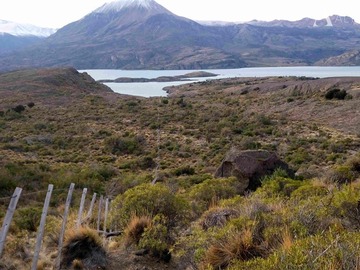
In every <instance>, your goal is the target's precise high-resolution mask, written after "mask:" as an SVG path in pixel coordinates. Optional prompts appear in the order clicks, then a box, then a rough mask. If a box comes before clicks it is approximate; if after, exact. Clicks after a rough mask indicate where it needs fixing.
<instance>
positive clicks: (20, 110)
mask: <svg viewBox="0 0 360 270" xmlns="http://www.w3.org/2000/svg"><path fill="white" fill-rule="evenodd" d="M12 109H13V111H15V112H17V113H21V112H23V111H25V107H24V106H23V105H17V106H16V107H14V108H12Z"/></svg>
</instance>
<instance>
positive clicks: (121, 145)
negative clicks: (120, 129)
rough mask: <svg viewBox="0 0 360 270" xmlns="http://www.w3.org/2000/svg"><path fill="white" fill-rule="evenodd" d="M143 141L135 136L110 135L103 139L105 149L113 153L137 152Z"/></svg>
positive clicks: (139, 150)
mask: <svg viewBox="0 0 360 270" xmlns="http://www.w3.org/2000/svg"><path fill="white" fill-rule="evenodd" d="M143 143H144V141H143V138H142V137H140V136H136V137H114V136H113V137H110V138H107V139H106V140H105V150H106V151H107V152H111V153H112V154H114V155H126V154H138V153H140V152H141V148H142V145H143Z"/></svg>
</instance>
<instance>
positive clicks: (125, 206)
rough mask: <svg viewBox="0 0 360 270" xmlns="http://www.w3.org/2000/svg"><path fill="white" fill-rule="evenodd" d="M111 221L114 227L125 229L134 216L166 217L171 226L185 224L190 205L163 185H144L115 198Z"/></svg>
mask: <svg viewBox="0 0 360 270" xmlns="http://www.w3.org/2000/svg"><path fill="white" fill-rule="evenodd" d="M112 205H113V206H112V211H111V221H112V223H113V224H114V225H117V226H119V227H120V228H124V227H125V226H126V225H127V224H128V222H129V221H130V219H131V217H132V216H133V215H137V216H156V215H158V214H162V215H164V217H165V218H167V220H168V221H169V224H168V225H169V226H173V225H175V224H176V223H178V222H185V221H186V217H187V210H188V205H187V203H186V201H185V200H183V199H181V198H180V197H178V196H177V195H175V194H173V193H172V192H171V190H170V189H169V188H168V187H167V186H165V185H163V184H161V183H157V184H155V185H152V184H142V185H139V186H136V187H134V188H131V189H128V190H127V191H126V192H125V193H124V194H121V195H119V196H117V197H116V198H115V200H114V201H113V203H112Z"/></svg>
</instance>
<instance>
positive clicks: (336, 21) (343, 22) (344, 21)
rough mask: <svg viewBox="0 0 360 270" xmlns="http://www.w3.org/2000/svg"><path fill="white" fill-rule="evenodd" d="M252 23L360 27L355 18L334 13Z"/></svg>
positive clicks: (266, 25)
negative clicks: (319, 18) (324, 16)
mask: <svg viewBox="0 0 360 270" xmlns="http://www.w3.org/2000/svg"><path fill="white" fill-rule="evenodd" d="M248 24H251V25H257V26H264V27H297V28H317V27H320V28H322V27H334V28H349V29H351V28H360V25H359V24H357V23H356V22H355V20H354V19H353V18H351V17H348V16H339V15H332V16H329V17H327V18H324V19H321V20H316V19H311V18H303V19H301V20H298V21H287V20H274V21H270V22H266V21H257V20H253V21H250V22H248Z"/></svg>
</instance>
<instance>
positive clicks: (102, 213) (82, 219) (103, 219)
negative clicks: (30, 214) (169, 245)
mask: <svg viewBox="0 0 360 270" xmlns="http://www.w3.org/2000/svg"><path fill="white" fill-rule="evenodd" d="M74 188H75V184H74V183H71V185H70V187H69V189H68V194H67V198H66V203H65V209H64V214H63V219H62V226H61V231H60V236H59V239H58V256H57V258H56V262H55V268H54V269H56V270H59V269H60V262H61V252H62V248H63V242H64V235H65V231H66V228H67V223H68V222H67V219H68V215H69V211H70V207H71V202H72V198H73V192H74ZM66 190H67V189H54V186H53V185H52V184H50V185H49V186H48V189H47V190H45V191H44V190H42V191H36V192H29V193H23V190H22V188H19V187H17V188H16V189H15V190H14V193H13V195H12V196H8V197H3V198H0V201H3V202H6V201H10V202H9V205H8V208H7V211H6V214H5V218H4V221H3V224H2V227H1V231H0V259H1V257H2V256H3V253H4V248H5V244H6V237H7V234H8V231H9V228H10V225H11V222H12V220H13V216H14V213H15V211H16V207H17V205H18V202H19V200H20V198H23V197H28V196H33V195H39V194H43V193H44V194H46V197H45V200H44V204H43V209H42V213H41V219H40V224H39V227H38V230H37V238H36V244H35V246H34V255H33V260H32V267H31V270H36V269H37V263H38V260H39V254H40V250H41V245H42V241H43V237H44V232H45V224H46V217H47V213H48V210H49V205H50V200H51V196H52V194H53V192H54V191H66ZM86 195H87V188H84V189H83V192H82V195H81V201H80V206H79V210H78V215H77V219H76V222H75V228H74V229H80V227H81V226H82V225H83V224H85V223H88V221H89V220H90V219H91V217H92V216H93V210H94V206H95V203H96V199H97V195H98V194H96V193H94V194H93V196H92V199H91V202H90V205H89V208H88V211H87V213H84V211H85V202H86ZM109 209H110V199H109V198H107V197H104V196H102V195H101V196H100V198H99V206H98V215H97V222H96V230H97V231H98V233H101V234H103V235H104V236H106V235H107V231H108V230H107V227H106V226H107V220H108V213H109ZM101 223H102V226H101ZM94 229H95V228H94ZM101 229H102V230H101ZM109 232H110V233H111V231H110V230H109Z"/></svg>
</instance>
